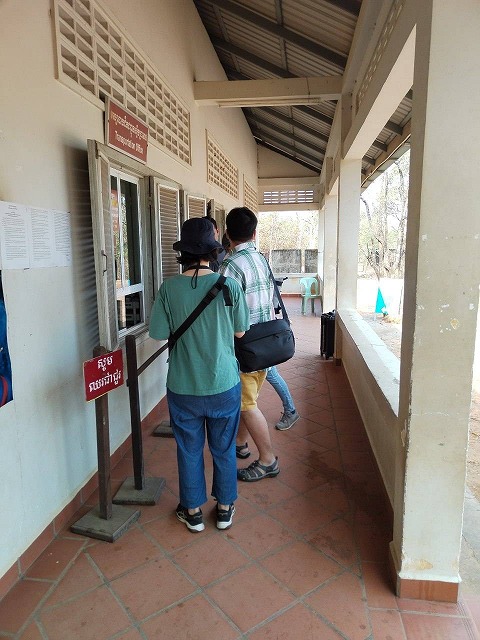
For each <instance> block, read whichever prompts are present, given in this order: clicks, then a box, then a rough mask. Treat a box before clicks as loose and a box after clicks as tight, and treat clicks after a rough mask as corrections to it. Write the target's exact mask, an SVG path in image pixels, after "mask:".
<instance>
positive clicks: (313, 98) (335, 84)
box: [193, 76, 342, 107]
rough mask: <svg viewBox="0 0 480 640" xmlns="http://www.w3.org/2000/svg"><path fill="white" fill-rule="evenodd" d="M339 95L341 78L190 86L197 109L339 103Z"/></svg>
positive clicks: (232, 81)
mask: <svg viewBox="0 0 480 640" xmlns="http://www.w3.org/2000/svg"><path fill="white" fill-rule="evenodd" d="M341 92H342V76H322V77H320V76H315V77H309V78H266V79H263V80H224V81H215V80H214V81H201V82H194V83H193V95H194V99H195V102H196V104H197V105H199V106H212V105H213V106H219V107H252V106H269V105H283V106H285V105H287V106H288V105H296V104H318V103H319V102H322V101H324V100H338V98H339V97H340V96H341Z"/></svg>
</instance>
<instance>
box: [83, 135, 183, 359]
mask: <svg viewBox="0 0 480 640" xmlns="http://www.w3.org/2000/svg"><path fill="white" fill-rule="evenodd" d="M88 163H89V173H90V195H91V202H92V224H93V243H94V253H95V270H96V280H97V303H98V323H99V335H100V344H101V345H102V346H104V347H106V348H107V349H109V350H114V349H117V348H118V346H119V345H120V344H121V343H122V342H123V340H124V339H125V336H126V335H127V334H129V333H132V332H134V333H141V332H142V331H145V330H146V328H147V326H148V321H149V316H150V311H151V308H152V305H153V301H154V299H155V294H156V291H157V289H158V287H159V285H160V283H161V281H162V280H163V278H165V277H168V276H170V275H173V274H174V273H178V265H177V264H176V261H175V253H174V252H173V250H172V244H173V242H175V240H177V237H178V228H179V186H178V185H176V186H175V185H174V184H173V183H172V184H167V181H166V180H164V179H163V178H162V177H161V176H159V175H158V174H154V172H152V171H151V170H150V169H149V168H148V167H146V166H145V165H143V164H141V163H140V162H137V161H136V160H134V159H132V158H128V157H127V156H125V155H124V154H121V153H119V152H117V151H115V150H114V149H111V148H109V147H107V146H105V145H103V144H100V143H99V142H96V141H95V140H88ZM162 180H163V182H162Z"/></svg>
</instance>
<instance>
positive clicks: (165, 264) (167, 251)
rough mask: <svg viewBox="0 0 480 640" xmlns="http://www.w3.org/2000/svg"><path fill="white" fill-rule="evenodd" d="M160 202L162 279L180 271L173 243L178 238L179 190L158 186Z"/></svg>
mask: <svg viewBox="0 0 480 640" xmlns="http://www.w3.org/2000/svg"><path fill="white" fill-rule="evenodd" d="M158 200H159V204H160V234H161V251H162V280H165V278H169V277H170V276H174V275H176V274H177V273H179V265H178V262H177V254H176V253H175V251H174V250H173V246H172V245H173V243H174V242H176V241H177V240H178V190H177V189H170V188H168V187H163V186H159V187H158Z"/></svg>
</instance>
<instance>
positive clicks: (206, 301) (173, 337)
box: [168, 276, 232, 351]
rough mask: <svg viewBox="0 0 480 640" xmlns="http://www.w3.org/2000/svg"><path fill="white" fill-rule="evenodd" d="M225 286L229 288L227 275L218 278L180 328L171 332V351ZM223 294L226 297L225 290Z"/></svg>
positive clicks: (169, 343) (169, 347)
mask: <svg viewBox="0 0 480 640" xmlns="http://www.w3.org/2000/svg"><path fill="white" fill-rule="evenodd" d="M224 286H225V288H226V289H227V290H228V287H227V286H226V285H225V276H218V280H217V281H216V283H215V284H214V285H213V287H212V288H211V289H210V291H209V292H208V293H207V295H206V296H205V297H204V298H203V300H202V301H201V302H200V303H199V304H198V305H197V306H196V307H195V309H194V310H193V311H192V313H191V314H190V315H189V316H188V318H187V319H186V320H184V321H183V322H182V324H181V325H180V326H179V327H178V329H177V330H176V331H174V332H173V333H171V334H170V337H169V338H168V349H169V351H172V349H173V347H174V346H175V343H176V342H177V340H178V339H179V338H180V336H181V335H182V334H183V333H185V331H186V330H187V329H188V328H189V326H190V325H191V324H193V322H194V321H195V320H196V319H197V318H198V316H199V315H200V314H201V313H202V311H203V310H204V309H205V307H207V306H208V305H209V304H210V302H212V300H213V299H214V298H215V297H216V296H217V295H218V293H220V291H222V290H223V288H224ZM223 295H224V297H225V291H224V292H223ZM228 298H229V299H230V292H228ZM231 302H232V301H231V300H230V305H231ZM225 304H227V302H225Z"/></svg>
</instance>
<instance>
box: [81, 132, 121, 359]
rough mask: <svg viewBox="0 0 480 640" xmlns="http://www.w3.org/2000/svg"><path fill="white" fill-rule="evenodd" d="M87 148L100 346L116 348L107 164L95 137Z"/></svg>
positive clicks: (115, 312) (116, 327)
mask: <svg viewBox="0 0 480 640" xmlns="http://www.w3.org/2000/svg"><path fill="white" fill-rule="evenodd" d="M87 149H88V170H89V176H90V200H91V204H92V227H93V249H94V254H95V272H96V281H97V305H98V330H99V337H100V345H101V346H102V347H105V348H106V349H108V350H110V351H114V350H115V349H117V348H118V326H117V310H116V293H115V270H114V254H113V237H112V216H111V209H110V207H111V202H110V197H111V196H110V164H109V162H108V160H107V158H105V157H104V156H103V155H102V154H101V153H100V152H99V151H98V149H97V144H96V142H95V140H88V141H87Z"/></svg>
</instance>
